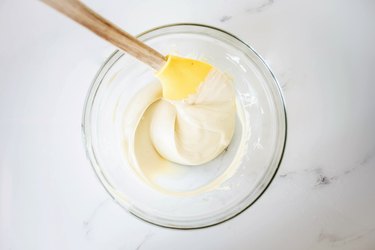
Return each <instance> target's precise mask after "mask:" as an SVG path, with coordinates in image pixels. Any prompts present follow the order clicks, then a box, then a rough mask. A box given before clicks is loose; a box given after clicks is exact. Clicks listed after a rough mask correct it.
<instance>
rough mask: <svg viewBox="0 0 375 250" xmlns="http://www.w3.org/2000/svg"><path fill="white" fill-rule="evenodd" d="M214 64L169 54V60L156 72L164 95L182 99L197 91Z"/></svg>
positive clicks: (168, 97)
mask: <svg viewBox="0 0 375 250" xmlns="http://www.w3.org/2000/svg"><path fill="white" fill-rule="evenodd" d="M211 69H212V66H211V65H209V64H207V63H204V62H201V61H198V60H194V59H190V58H183V57H178V56H173V55H168V56H167V62H166V63H165V65H164V66H163V67H162V68H161V69H160V70H159V71H158V72H157V73H156V76H157V77H158V78H159V79H160V82H161V84H162V86H163V97H165V98H167V99H171V100H180V99H184V98H186V97H188V96H189V95H190V94H194V93H196V91H197V89H198V87H199V85H200V84H201V83H202V82H203V81H204V80H205V79H206V77H207V75H208V73H209V72H210V70H211Z"/></svg>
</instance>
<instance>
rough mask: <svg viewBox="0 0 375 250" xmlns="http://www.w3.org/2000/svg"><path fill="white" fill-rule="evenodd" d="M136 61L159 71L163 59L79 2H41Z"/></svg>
mask: <svg viewBox="0 0 375 250" xmlns="http://www.w3.org/2000/svg"><path fill="white" fill-rule="evenodd" d="M41 1H42V2H44V3H46V4H47V5H49V6H51V7H52V8H54V9H56V10H57V11H59V12H61V13H62V14H64V15H66V16H68V17H70V18H71V19H73V20H74V21H76V22H77V23H80V24H81V25H83V26H85V27H86V28H88V29H89V30H91V31H92V32H94V33H96V34H97V35H98V36H100V37H102V38H103V39H105V40H107V41H108V42H110V43H112V44H113V45H115V46H116V47H118V48H120V49H122V50H124V51H125V52H127V53H129V54H130V55H132V56H134V57H135V58H137V59H138V60H140V61H142V62H144V63H146V64H148V65H150V66H151V67H152V68H154V69H155V70H157V71H158V70H159V69H161V68H162V66H163V65H164V64H165V61H166V59H165V57H164V56H163V55H161V54H160V53H159V52H157V51H156V50H154V49H153V48H151V47H149V46H147V45H146V44H144V43H143V42H141V41H139V40H138V39H137V38H135V37H134V36H132V35H130V34H129V33H127V32H125V31H123V30H121V29H120V28H119V27H117V26H115V25H114V24H112V23H111V22H109V21H107V20H106V19H104V18H103V17H101V16H100V15H98V14H97V13H95V12H94V11H93V10H91V9H89V8H88V7H87V6H85V5H84V4H83V3H81V2H80V1H79V0H41Z"/></svg>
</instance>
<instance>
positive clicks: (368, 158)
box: [277, 152, 375, 187]
mask: <svg viewBox="0 0 375 250" xmlns="http://www.w3.org/2000/svg"><path fill="white" fill-rule="evenodd" d="M374 156H375V154H374V153H372V152H369V153H367V154H366V155H365V156H364V157H363V158H362V160H360V161H358V165H355V166H353V167H351V168H349V169H346V170H344V171H341V172H339V173H338V174H336V175H332V176H329V175H327V174H325V173H324V171H323V168H322V167H320V166H319V167H315V168H312V169H302V170H300V171H289V172H284V173H280V174H279V175H278V176H277V177H278V178H280V179H287V178H293V176H295V175H296V174H303V173H305V174H313V175H315V176H316V181H315V185H314V186H315V187H322V186H327V185H329V184H331V183H333V182H334V181H337V180H338V179H339V178H341V177H342V176H345V175H348V174H351V173H353V172H355V171H357V170H358V169H360V168H362V167H366V166H367V165H369V163H370V162H372V160H373V159H374Z"/></svg>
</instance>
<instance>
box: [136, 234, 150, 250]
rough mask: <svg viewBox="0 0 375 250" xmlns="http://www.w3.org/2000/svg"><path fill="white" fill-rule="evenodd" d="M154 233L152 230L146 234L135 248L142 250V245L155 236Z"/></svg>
mask: <svg viewBox="0 0 375 250" xmlns="http://www.w3.org/2000/svg"><path fill="white" fill-rule="evenodd" d="M153 235H154V234H153V233H152V232H149V233H148V234H146V236H145V237H144V238H143V240H142V241H141V242H140V243H139V244H138V246H137V248H136V249H135V250H140V249H141V247H142V246H143V245H144V244H145V243H146V242H147V241H148V240H149V239H150V238H151V237H152V236H153Z"/></svg>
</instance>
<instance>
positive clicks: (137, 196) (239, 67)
mask: <svg viewBox="0 0 375 250" xmlns="http://www.w3.org/2000/svg"><path fill="white" fill-rule="evenodd" d="M138 38H139V39H140V40H142V41H144V42H145V43H147V44H148V45H150V46H151V47H153V48H155V49H156V50H158V51H160V52H161V53H163V54H178V55H182V56H186V57H193V58H198V59H200V60H203V61H206V62H208V63H210V64H212V65H213V66H214V67H216V68H218V69H220V70H222V71H224V72H226V73H228V74H229V75H231V77H232V78H233V80H234V84H235V89H236V95H237V104H236V105H237V121H236V130H235V133H234V136H233V139H232V142H231V144H230V145H229V147H228V148H227V149H226V150H225V151H224V152H223V153H222V154H221V155H219V156H218V157H217V158H215V159H214V160H213V161H211V162H209V163H207V164H204V165H201V166H181V165H177V164H174V165H173V166H172V168H175V169H178V171H160V172H158V169H155V171H154V172H155V173H156V176H157V178H152V177H147V176H146V179H147V180H145V178H141V176H140V174H139V173H137V171H135V169H134V167H133V166H132V165H131V164H129V162H128V161H127V158H126V156H125V154H124V145H123V144H124V141H123V139H124V131H123V126H124V110H125V108H126V106H127V104H128V103H129V101H130V99H131V98H132V97H133V96H134V95H135V94H136V93H137V92H138V91H139V90H140V89H141V88H143V87H144V86H145V85H147V84H150V82H154V81H155V77H154V72H153V71H152V70H150V68H149V67H148V66H146V65H144V64H142V63H140V62H138V61H137V60H136V59H134V58H132V57H131V56H129V55H127V54H125V53H123V52H121V51H115V52H114V53H113V54H112V55H111V56H110V57H109V58H108V60H107V61H106V62H105V63H104V64H103V66H102V67H101V69H100V70H99V72H98V74H97V76H96V77H95V80H94V82H93V84H92V86H91V88H90V90H89V93H88V97H87V101H86V104H85V109H84V116H83V123H82V128H83V137H84V144H85V147H86V151H87V155H88V158H89V160H90V162H91V165H92V166H93V168H94V170H95V172H96V174H97V176H98V177H99V179H100V181H101V183H102V184H103V185H104V187H105V189H106V190H107V191H108V192H109V194H110V195H111V196H112V197H113V198H114V199H115V200H116V201H117V202H118V203H119V204H120V205H121V206H123V207H124V208H125V209H126V210H128V211H129V212H130V213H132V214H134V215H135V216H137V217H139V218H141V219H143V220H145V221H148V222H150V223H153V224H156V225H160V226H164V227H170V228H180V229H191V228H201V227H207V226H211V225H215V224H218V223H220V222H223V221H225V220H228V219H230V218H232V217H234V216H235V215H237V214H239V213H240V212H242V211H244V210H245V209H246V208H247V207H249V206H250V205H251V204H253V203H254V202H255V201H256V200H257V198H259V196H260V195H261V194H262V193H263V192H264V190H265V189H266V188H267V186H268V185H269V183H270V182H271V180H272V178H273V176H274V175H275V173H276V171H277V168H278V166H279V164H280V161H281V158H282V155H283V152H284V146H285V140H286V113H285V108H284V102H283V97H282V94H281V91H280V87H279V85H278V83H277V81H276V79H275V77H274V76H273V74H272V72H271V71H270V69H269V67H268V66H267V65H266V63H265V62H264V61H263V60H262V58H261V57H260V56H259V55H258V54H257V53H256V52H255V51H254V50H253V49H252V48H251V47H250V46H248V45H246V44H245V43H244V42H242V41H241V40H240V39H238V38H237V37H235V36H233V35H231V34H229V33H227V32H225V31H223V30H220V29H217V28H214V27H209V26H205V25H199V24H173V25H167V26H163V27H158V28H155V29H152V30H149V31H147V32H145V33H143V34H141V35H139V36H138ZM144 157H147V155H145V156H144ZM147 167H151V168H152V167H154V166H147ZM141 171H142V170H141ZM158 173H159V174H158Z"/></svg>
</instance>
